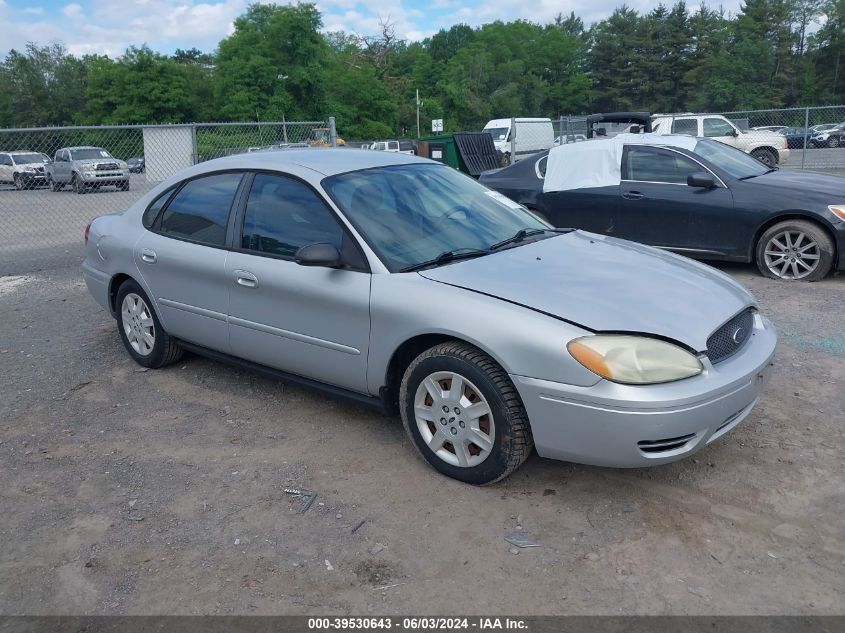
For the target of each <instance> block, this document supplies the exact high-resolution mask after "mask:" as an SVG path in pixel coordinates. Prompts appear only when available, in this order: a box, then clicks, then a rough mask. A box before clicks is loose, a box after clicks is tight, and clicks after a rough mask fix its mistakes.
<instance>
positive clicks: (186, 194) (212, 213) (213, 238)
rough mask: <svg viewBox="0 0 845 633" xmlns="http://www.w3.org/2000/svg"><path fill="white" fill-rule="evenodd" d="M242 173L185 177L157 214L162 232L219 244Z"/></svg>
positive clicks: (222, 243)
mask: <svg viewBox="0 0 845 633" xmlns="http://www.w3.org/2000/svg"><path fill="white" fill-rule="evenodd" d="M241 176H242V174H239V173H228V174H215V175H213V176H204V177H202V178H196V179H194V180H190V181H188V182H187V183H186V184H185V186H183V187H182V188H181V189H180V190H179V192H178V193H177V194H176V195H175V196H174V198H173V200H172V201H171V203H170V204H169V205H168V206H167V209H165V211H164V213H163V214H162V216H161V232H162V233H164V234H165V235H169V236H172V237H177V238H181V239H186V240H191V241H194V242H200V243H202V244H208V245H209V246H223V245H224V244H225V243H226V225H227V224H228V222H229V211H230V210H231V208H232V201H233V200H234V199H235V193H236V192H237V190H238V185H239V184H240V182H241Z"/></svg>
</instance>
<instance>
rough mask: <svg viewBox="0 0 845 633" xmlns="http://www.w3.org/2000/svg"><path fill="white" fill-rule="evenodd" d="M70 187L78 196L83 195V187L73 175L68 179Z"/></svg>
mask: <svg viewBox="0 0 845 633" xmlns="http://www.w3.org/2000/svg"><path fill="white" fill-rule="evenodd" d="M70 186H71V187H72V188H73V190H74V191H75V192H76V193H78V194H79V195H82V194H83V193H85V185H84V184H82V182H81V181H80V180H79V178H78V177H77V176H76V174H73V175H72V176H71V177H70Z"/></svg>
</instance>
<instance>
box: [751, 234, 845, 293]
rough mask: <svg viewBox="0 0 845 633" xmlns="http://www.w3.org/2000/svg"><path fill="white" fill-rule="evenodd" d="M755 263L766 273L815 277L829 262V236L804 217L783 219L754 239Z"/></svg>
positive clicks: (822, 273) (796, 278) (831, 256)
mask: <svg viewBox="0 0 845 633" xmlns="http://www.w3.org/2000/svg"><path fill="white" fill-rule="evenodd" d="M756 250H757V267H758V268H759V269H760V272H761V273H763V274H764V275H765V276H766V277H770V278H772V279H783V280H787V281H818V280H819V279H822V278H823V277H825V276H826V275H827V274H828V273H829V272H830V269H831V268H832V266H833V260H834V258H835V255H836V251H835V248H834V245H833V241H832V240H831V239H830V236H829V235H828V234H827V233H825V231H824V229H822V228H821V227H820V226H818V225H817V224H814V223H813V222H809V221H807V220H786V221H785V222H779V223H778V224H775V225H774V226H772V227H771V228H769V229H768V230H767V231H766V232H765V233H763V235H762V236H760V240H759V241H758V242H757V249H756Z"/></svg>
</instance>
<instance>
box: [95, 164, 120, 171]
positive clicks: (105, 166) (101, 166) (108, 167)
mask: <svg viewBox="0 0 845 633" xmlns="http://www.w3.org/2000/svg"><path fill="white" fill-rule="evenodd" d="M117 168H118V167H117V163H98V164H97V171H107V170H115V169H117Z"/></svg>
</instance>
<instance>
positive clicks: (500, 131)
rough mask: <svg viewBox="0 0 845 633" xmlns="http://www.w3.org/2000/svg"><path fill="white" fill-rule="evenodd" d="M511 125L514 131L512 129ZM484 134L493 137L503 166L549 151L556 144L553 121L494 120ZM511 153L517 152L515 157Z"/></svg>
mask: <svg viewBox="0 0 845 633" xmlns="http://www.w3.org/2000/svg"><path fill="white" fill-rule="evenodd" d="M511 123H513V124H514V129H511ZM482 132H489V133H490V135H491V136H492V137H493V145H495V146H496V151H497V152H499V155H500V156H501V164H502V165H510V164H511V163H512V162H516V161H518V160H521V159H523V158H525V157H526V156H530V155H531V154H536V153H537V152H542V151H543V150H547V149H549V148H550V147H552V146H553V145H554V143H555V130H554V127H553V126H552V121H551V119H544V118H517V119H492V120H490V121H487V124H486V125H485V126H484V129H483V130H482ZM514 135H515V136H514ZM511 141H513V143H512V142H511ZM511 151H513V152H515V155H514V156H511Z"/></svg>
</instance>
